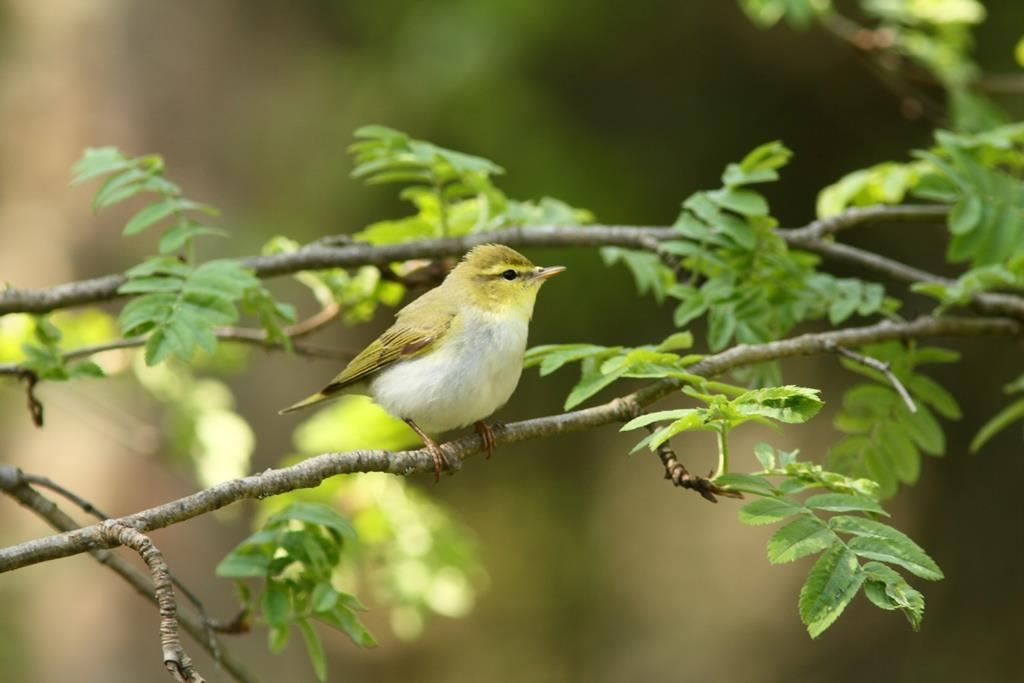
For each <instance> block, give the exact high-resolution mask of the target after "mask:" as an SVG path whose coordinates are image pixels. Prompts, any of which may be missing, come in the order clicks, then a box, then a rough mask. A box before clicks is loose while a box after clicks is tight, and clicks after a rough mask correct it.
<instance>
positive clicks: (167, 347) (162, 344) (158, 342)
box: [145, 327, 181, 367]
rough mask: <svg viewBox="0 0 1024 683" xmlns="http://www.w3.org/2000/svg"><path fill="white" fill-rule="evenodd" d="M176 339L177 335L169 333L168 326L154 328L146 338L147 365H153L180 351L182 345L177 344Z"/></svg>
mask: <svg viewBox="0 0 1024 683" xmlns="http://www.w3.org/2000/svg"><path fill="white" fill-rule="evenodd" d="M176 341H177V340H176V338H175V337H172V336H169V335H168V334H167V328H166V327H160V328H158V329H156V330H154V331H153V334H151V335H149V339H147V340H146V353H145V359H146V365H148V366H150V367H153V366H154V365H156V364H157V363H159V362H160V361H162V360H163V359H165V358H167V356H169V355H171V354H172V353H175V352H177V351H180V350H181V347H179V346H177V345H176Z"/></svg>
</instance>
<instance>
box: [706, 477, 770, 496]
mask: <svg viewBox="0 0 1024 683" xmlns="http://www.w3.org/2000/svg"><path fill="white" fill-rule="evenodd" d="M713 481H714V482H715V483H716V484H718V485H719V486H724V487H727V488H730V489H732V490H733V491H741V492H743V493H752V494H754V495H756V496H775V495H776V494H778V493H779V492H780V491H779V489H777V488H776V487H775V486H773V485H772V483H771V482H770V481H768V480H767V479H765V478H763V477H759V476H756V475H753V474H743V473H740V472H728V473H726V474H719V475H718V476H716V477H715V478H714V479H713Z"/></svg>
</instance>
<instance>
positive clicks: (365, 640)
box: [316, 605, 377, 647]
mask: <svg viewBox="0 0 1024 683" xmlns="http://www.w3.org/2000/svg"><path fill="white" fill-rule="evenodd" d="M316 618H317V619H320V620H321V621H323V622H324V623H325V624H329V625H330V626H333V627H334V628H336V629H338V630H339V631H342V632H343V633H344V634H345V635H347V636H348V637H349V638H351V639H352V642H353V643H355V644H356V645H360V646H362V647H376V645H377V641H376V640H375V639H374V637H373V636H372V635H371V634H370V632H369V631H367V630H366V627H365V626H363V625H362V623H360V621H359V619H357V618H356V615H355V614H353V613H352V611H351V610H350V609H349V608H347V607H345V606H343V605H338V606H337V607H336V608H335V609H334V611H333V612H323V613H319V614H317V615H316Z"/></svg>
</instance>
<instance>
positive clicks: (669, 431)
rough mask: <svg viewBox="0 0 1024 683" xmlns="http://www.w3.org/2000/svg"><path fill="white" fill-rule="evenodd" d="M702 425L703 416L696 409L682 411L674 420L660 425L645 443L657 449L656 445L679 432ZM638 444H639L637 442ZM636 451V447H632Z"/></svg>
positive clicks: (652, 448)
mask: <svg viewBox="0 0 1024 683" xmlns="http://www.w3.org/2000/svg"><path fill="white" fill-rule="evenodd" d="M703 426H704V417H703V415H701V413H700V411H698V410H690V411H687V412H684V413H683V416H682V417H680V418H679V419H677V420H676V421H675V422H673V423H671V424H669V425H668V426H666V427H662V428H661V429H659V430H658V431H656V432H655V433H654V434H652V435H651V438H650V439H645V443H646V444H647V446H648V447H649V448H650V449H651V450H652V451H654V450H657V448H658V446H660V445H661V444H663V443H665V442H666V441H668V440H669V439H671V438H672V437H674V436H675V435H677V434H681V433H683V432H685V431H689V430H691V429H699V428H701V427H703ZM637 445H638V446H639V444H637ZM633 450H634V451H636V450H637V449H636V447H634V449H633Z"/></svg>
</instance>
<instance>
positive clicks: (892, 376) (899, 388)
mask: <svg viewBox="0 0 1024 683" xmlns="http://www.w3.org/2000/svg"><path fill="white" fill-rule="evenodd" d="M826 348H828V350H829V351H832V352H834V353H838V354H839V355H840V356H843V357H844V358H849V359H850V360H852V361H853V362H855V363H859V364H861V365H863V366H864V367H868V368H871V369H872V370H877V371H878V372H881V373H882V374H884V375H885V377H886V379H888V380H889V383H890V384H892V386H893V388H894V389H896V393H897V394H899V395H900V398H902V399H903V402H904V403H906V404H907V408H908V409H909V410H910V412H912V413H916V412H917V405H916V404H915V403H914V399H912V398H911V397H910V393H909V392H908V391H907V388H906V387H905V386H903V382H901V381H900V379H899V377H897V376H896V373H894V372H893V371H892V368H891V367H890V366H889V364H888V363H886V362H884V361H880V360H878V359H877V358H872V357H871V356H865V355H864V354H862V353H857V352H856V351H853V350H851V349H848V348H846V347H845V346H838V345H836V344H828V345H827V346H826Z"/></svg>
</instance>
